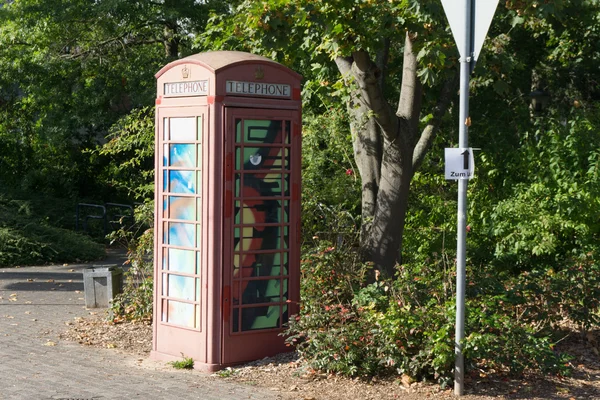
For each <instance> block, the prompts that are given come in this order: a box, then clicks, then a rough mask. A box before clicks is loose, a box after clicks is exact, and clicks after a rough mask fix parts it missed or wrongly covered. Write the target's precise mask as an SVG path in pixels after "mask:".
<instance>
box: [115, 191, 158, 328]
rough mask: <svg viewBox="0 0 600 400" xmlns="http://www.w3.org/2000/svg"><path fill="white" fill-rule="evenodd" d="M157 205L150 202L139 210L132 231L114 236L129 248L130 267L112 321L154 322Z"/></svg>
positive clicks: (116, 300) (128, 260)
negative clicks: (154, 219)
mask: <svg viewBox="0 0 600 400" xmlns="http://www.w3.org/2000/svg"><path fill="white" fill-rule="evenodd" d="M153 211H154V202H153V201H148V202H146V203H144V204H142V205H140V206H138V207H136V210H135V221H136V222H135V224H134V225H133V227H132V228H128V229H126V228H121V229H120V230H118V231H115V232H113V233H112V234H111V235H109V237H110V238H111V240H112V241H113V242H114V241H119V242H121V243H122V244H124V245H126V246H127V261H126V262H127V264H129V270H128V271H127V272H126V273H125V285H124V287H123V293H120V294H119V295H117V296H115V298H114V300H113V303H112V306H111V308H112V318H113V319H114V320H119V319H126V320H135V321H151V320H152V307H153V287H154V280H153V272H154V268H153V266H154V258H153V251H154V231H153V228H151V227H152V226H153V222H152V221H153Z"/></svg>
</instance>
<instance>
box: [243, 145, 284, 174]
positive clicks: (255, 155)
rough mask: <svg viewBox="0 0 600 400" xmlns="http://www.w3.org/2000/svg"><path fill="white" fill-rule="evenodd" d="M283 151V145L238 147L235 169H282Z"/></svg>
mask: <svg viewBox="0 0 600 400" xmlns="http://www.w3.org/2000/svg"><path fill="white" fill-rule="evenodd" d="M286 150H287V149H286ZM281 151H282V148H281V147H244V148H243V149H242V148H241V147H237V148H236V149H235V169H238V170H239V169H243V170H256V169H260V170H281V156H282V154H281Z"/></svg>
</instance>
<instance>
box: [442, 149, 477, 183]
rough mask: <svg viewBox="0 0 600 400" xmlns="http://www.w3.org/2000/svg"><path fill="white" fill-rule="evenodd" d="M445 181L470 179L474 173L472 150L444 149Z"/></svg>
mask: <svg viewBox="0 0 600 400" xmlns="http://www.w3.org/2000/svg"><path fill="white" fill-rule="evenodd" d="M444 156H445V157H444V158H445V160H446V161H445V168H444V172H445V175H446V179H450V180H458V179H471V178H472V177H473V175H474V172H475V158H474V157H473V148H472V147H469V148H450V149H444Z"/></svg>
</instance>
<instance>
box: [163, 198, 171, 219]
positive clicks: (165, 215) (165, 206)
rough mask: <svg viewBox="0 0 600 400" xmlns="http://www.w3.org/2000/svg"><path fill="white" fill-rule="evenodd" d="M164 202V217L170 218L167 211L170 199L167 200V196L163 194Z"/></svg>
mask: <svg viewBox="0 0 600 400" xmlns="http://www.w3.org/2000/svg"><path fill="white" fill-rule="evenodd" d="M162 203H163V207H162V208H163V213H162V217H163V218H169V213H168V212H167V211H168V210H169V207H168V205H169V203H168V200H167V196H163V198H162Z"/></svg>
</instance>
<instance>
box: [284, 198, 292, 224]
mask: <svg viewBox="0 0 600 400" xmlns="http://www.w3.org/2000/svg"><path fill="white" fill-rule="evenodd" d="M289 222H290V201H289V200H284V201H283V223H284V224H288V223H289Z"/></svg>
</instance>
